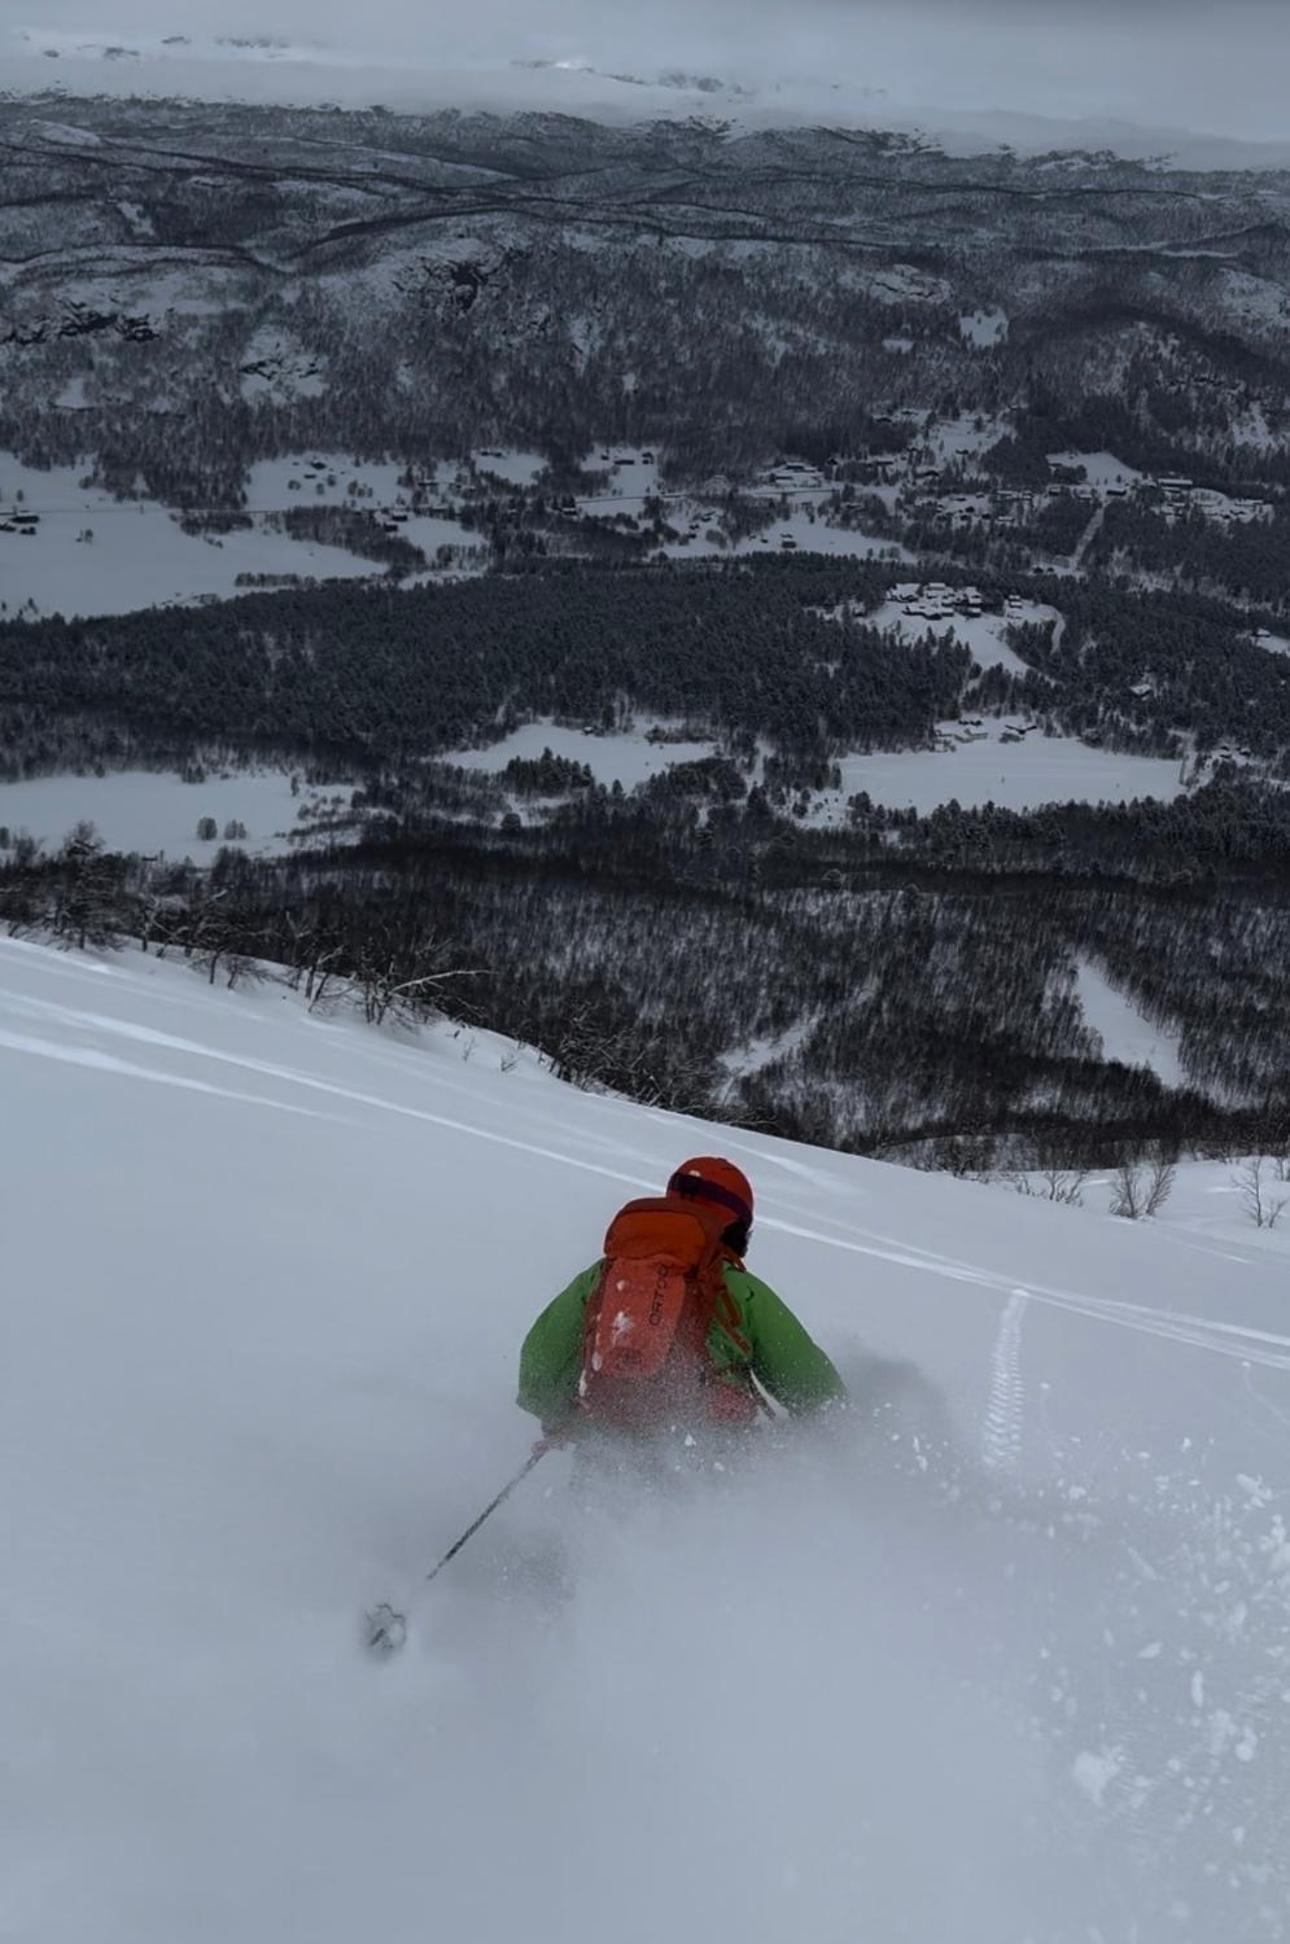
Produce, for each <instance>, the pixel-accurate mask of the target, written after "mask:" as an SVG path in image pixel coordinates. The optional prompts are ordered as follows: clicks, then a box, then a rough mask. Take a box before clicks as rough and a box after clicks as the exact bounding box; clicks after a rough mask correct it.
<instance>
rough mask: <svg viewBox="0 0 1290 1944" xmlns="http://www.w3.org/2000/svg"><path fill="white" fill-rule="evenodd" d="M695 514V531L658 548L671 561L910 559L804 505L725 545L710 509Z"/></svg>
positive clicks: (895, 546)
mask: <svg viewBox="0 0 1290 1944" xmlns="http://www.w3.org/2000/svg"><path fill="white" fill-rule="evenodd" d="M790 497H791V496H790ZM669 517H670V518H671V519H672V521H673V524H677V517H676V514H675V513H671V512H670V513H669ZM695 517H696V520H697V522H698V525H699V531H698V532H697V533H694V534H683V535H682V537H681V538H680V539H679V540H669V541H667V542H666V543H665V544H664V545H663V546H662V547H661V548H660V550H659V551H660V553H662V554H665V555H666V556H667V557H668V558H669V559H671V560H694V559H698V558H700V557H701V556H703V555H705V554H723V555H729V556H735V555H741V554H760V553H792V552H797V553H819V554H838V555H842V556H844V557H846V558H848V559H851V560H874V559H884V560H893V561H912V560H913V558H914V556H913V555H912V554H911V553H907V552H906V550H905V548H904V547H902V546H899V545H898V544H897V543H896V542H895V541H893V540H885V539H882V538H881V537H879V536H877V535H875V534H871V533H862V532H860V531H859V529H858V528H852V527H837V526H829V525H827V524H826V523H825V521H824V520H823V519H821V518H818V517H816V518H812V514H811V512H810V511H808V509H807V507H806V505H805V504H800V505H798V506H796V507H794V509H793V511H792V512H791V513H790V514H789V515H788V518H787V519H783V520H780V519H776V520H773V521H772V522H771V524H770V525H769V526H768V527H766V528H765V529H764V531H763V532H761V533H749V534H745V535H744V536H743V538H742V539H740V540H737V541H735V543H734V545H733V546H731V545H729V544H727V543H726V541H725V539H724V537H723V536H721V535H720V534H719V530H718V527H717V522H716V520H715V518H714V517H713V515H712V513H711V511H710V510H702V509H700V510H699V511H697V512H696V516H695Z"/></svg>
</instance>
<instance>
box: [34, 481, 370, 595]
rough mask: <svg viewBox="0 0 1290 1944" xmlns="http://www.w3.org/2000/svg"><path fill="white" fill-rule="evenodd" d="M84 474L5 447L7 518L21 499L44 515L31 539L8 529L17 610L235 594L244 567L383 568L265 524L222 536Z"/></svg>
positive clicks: (261, 570)
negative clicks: (34, 464) (89, 482)
mask: <svg viewBox="0 0 1290 1944" xmlns="http://www.w3.org/2000/svg"><path fill="white" fill-rule="evenodd" d="M81 476H82V475H80V474H79V473H77V472H76V471H75V470H74V469H72V468H68V467H62V468H56V469H54V470H52V471H50V472H38V471H35V470H34V469H33V468H31V467H28V466H22V465H20V464H19V463H18V462H17V461H16V460H15V459H14V458H13V457H12V456H11V455H9V454H0V519H3V518H4V517H6V515H7V514H9V513H12V512H13V511H14V509H15V506H17V510H19V511H23V512H30V513H36V514H38V515H39V525H38V526H37V528H36V530H35V532H34V534H32V535H31V536H29V537H28V536H25V535H23V534H18V533H4V532H0V601H3V602H4V603H5V604H6V605H7V607H8V610H9V612H10V613H11V614H12V613H16V612H18V611H20V610H23V609H26V610H27V611H28V612H31V611H32V607H33V606H34V610H35V612H36V613H37V614H62V615H66V616H67V617H68V618H69V619H70V618H72V617H73V616H78V615H92V614H128V613H131V612H132V611H133V610H135V609H136V608H144V607H159V606H161V605H163V604H164V603H165V602H168V601H186V600H194V599H197V598H199V597H201V596H203V595H220V596H229V595H232V594H235V593H237V592H238V587H237V577H238V575H239V574H299V575H301V576H302V577H306V578H313V579H317V580H335V579H342V578H343V579H353V578H356V577H358V576H361V575H371V574H373V573H379V572H380V571H381V569H380V567H379V565H378V564H377V563H376V562H373V561H370V560H360V559H359V558H358V557H357V556H356V555H354V554H351V553H346V552H344V551H343V549H341V548H339V547H323V546H316V545H315V544H314V543H313V542H312V541H304V540H292V539H290V538H289V537H288V536H287V535H286V534H284V533H275V532H270V531H268V530H267V529H265V528H263V527H260V526H256V527H252V528H250V529H249V530H244V531H242V532H237V533H225V534H220V535H218V536H206V535H201V534H187V533H184V532H183V531H182V530H181V528H180V526H179V523H178V521H177V519H176V518H175V517H174V516H173V515H172V514H171V513H170V512H168V511H167V509H166V508H165V507H164V506H160V505H158V503H157V502H156V501H155V500H140V501H127V500H115V499H113V498H112V496H111V494H110V493H105V492H101V491H99V490H98V489H97V488H93V487H91V488H84V487H82V486H81V485H80V478H81ZM19 492H21V493H22V494H23V499H22V501H21V502H18V501H17V500H16V495H17V494H18V493H19ZM280 504H281V505H282V506H285V505H287V504H288V502H287V501H286V500H285V499H284V500H283V501H282V502H280ZM86 535H88V536H89V537H88V538H86V537H84V536H86Z"/></svg>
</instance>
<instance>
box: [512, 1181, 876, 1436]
mask: <svg viewBox="0 0 1290 1944" xmlns="http://www.w3.org/2000/svg"><path fill="white" fill-rule="evenodd" d="M752 1219H753V1191H752V1188H751V1186H750V1184H749V1182H748V1178H747V1176H746V1175H744V1174H743V1173H742V1172H741V1170H740V1169H738V1168H737V1167H735V1166H734V1164H733V1163H732V1162H730V1161H723V1160H720V1159H718V1158H717V1157H716V1156H711V1155H701V1156H699V1157H698V1158H697V1159H695V1160H692V1161H685V1162H683V1163H682V1164H681V1166H680V1167H679V1168H678V1169H677V1170H676V1172H675V1174H674V1175H673V1176H672V1178H671V1180H670V1181H669V1182H668V1184H667V1193H666V1194H665V1195H663V1196H660V1197H658V1198H654V1199H649V1200H643V1201H634V1202H629V1203H628V1204H627V1206H626V1207H625V1208H624V1209H621V1210H620V1211H619V1213H618V1214H617V1215H616V1216H615V1217H614V1220H613V1221H612V1222H611V1223H610V1225H609V1232H608V1234H607V1235H606V1237H605V1248H604V1254H603V1256H602V1257H601V1259H600V1260H599V1261H598V1262H596V1263H593V1265H592V1266H591V1267H590V1268H589V1269H584V1270H583V1272H582V1274H581V1275H580V1276H577V1277H576V1278H575V1279H574V1281H573V1282H571V1283H570V1284H569V1287H568V1288H567V1289H566V1290H564V1291H562V1292H561V1294H560V1295H559V1296H557V1297H556V1299H555V1301H554V1302H553V1303H551V1304H549V1305H548V1307H547V1308H546V1309H545V1310H543V1312H542V1314H541V1316H539V1318H538V1319H537V1322H536V1323H535V1324H534V1325H533V1327H532V1329H531V1330H530V1331H529V1333H528V1336H527V1337H526V1338H525V1340H524V1347H523V1350H522V1352H521V1354H520V1386H519V1403H520V1405H521V1408H522V1409H524V1410H526V1411H531V1412H532V1413H533V1415H534V1416H535V1417H537V1418H539V1419H540V1420H541V1424H542V1431H543V1437H544V1439H545V1440H546V1441H547V1442H563V1441H564V1439H566V1438H568V1437H573V1438H576V1439H577V1440H578V1442H579V1445H580V1447H582V1448H584V1449H585V1448H586V1447H587V1446H588V1445H589V1444H591V1443H592V1442H594V1441H600V1442H601V1443H602V1444H603V1443H604V1442H605V1441H612V1442H613V1444H614V1446H615V1448H617V1449H618V1450H620V1451H621V1450H623V1449H624V1445H623V1441H624V1440H626V1441H628V1448H637V1449H639V1447H640V1445H641V1444H642V1443H643V1442H651V1443H657V1441H659V1440H660V1439H665V1438H667V1439H671V1440H673V1441H679V1443H680V1444H682V1445H684V1446H686V1447H688V1448H690V1449H694V1448H695V1447H697V1446H699V1445H703V1446H706V1447H707V1448H708V1449H711V1448H712V1446H713V1444H714V1443H718V1444H723V1445H728V1444H730V1443H732V1442H736V1441H737V1440H738V1439H739V1438H740V1437H741V1436H742V1435H743V1434H744V1433H745V1432H746V1431H747V1429H748V1428H749V1427H750V1426H751V1425H753V1424H755V1423H756V1421H757V1418H758V1416H759V1413H761V1412H763V1411H766V1412H768V1414H769V1407H768V1406H767V1405H766V1403H765V1398H764V1396H763V1394H762V1393H769V1395H770V1396H771V1397H773V1398H774V1399H775V1400H776V1402H777V1403H779V1404H781V1405H782V1406H783V1407H784V1408H785V1409H786V1410H788V1411H789V1412H791V1413H793V1414H795V1415H797V1414H806V1413H811V1412H815V1411H819V1410H822V1409H824V1408H826V1407H828V1406H830V1405H836V1404H841V1403H843V1402H844V1401H845V1397H846V1390H845V1386H844V1385H843V1382H842V1379H841V1378H840V1377H839V1375H838V1373H837V1371H836V1370H835V1369H834V1367H833V1365H832V1363H830V1361H829V1359H828V1357H826V1356H825V1354H824V1352H823V1351H822V1350H821V1349H819V1347H818V1346H817V1345H816V1344H815V1343H813V1342H812V1340H811V1338H810V1337H809V1336H808V1334H807V1332H806V1331H805V1330H804V1329H803V1327H802V1325H801V1324H800V1323H799V1322H798V1320H797V1318H796V1317H795V1316H794V1315H793V1314H792V1312H791V1310H789V1309H788V1308H787V1306H786V1305H785V1304H784V1303H783V1302H781V1300H780V1298H779V1297H778V1296H777V1295H776V1294H775V1292H774V1290H773V1289H771V1288H769V1287H768V1285H767V1284H766V1283H764V1282H761V1281H759V1279H758V1278H757V1277H756V1276H753V1275H750V1274H749V1272H748V1270H747V1269H746V1268H745V1267H744V1262H743V1257H744V1255H745V1253H746V1252H747V1248H748V1239H749V1236H750V1234H751V1232H752ZM758 1387H760V1389H759V1388H758Z"/></svg>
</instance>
